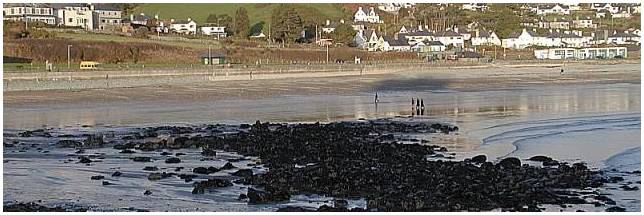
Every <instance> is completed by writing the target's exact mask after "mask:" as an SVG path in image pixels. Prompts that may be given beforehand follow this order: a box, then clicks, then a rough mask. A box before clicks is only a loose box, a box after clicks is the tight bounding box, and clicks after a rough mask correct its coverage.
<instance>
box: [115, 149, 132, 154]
mask: <svg viewBox="0 0 644 215" xmlns="http://www.w3.org/2000/svg"><path fill="white" fill-rule="evenodd" d="M119 153H121V154H133V153H136V152H135V151H132V150H129V149H123V150H121V152H119Z"/></svg>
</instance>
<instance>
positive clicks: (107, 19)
mask: <svg viewBox="0 0 644 215" xmlns="http://www.w3.org/2000/svg"><path fill="white" fill-rule="evenodd" d="M89 6H90V10H92V11H93V12H94V13H93V18H94V20H93V23H94V27H93V28H94V29H98V30H112V31H114V30H117V29H120V27H121V24H122V20H123V19H122V18H121V15H122V14H121V10H120V9H118V8H116V7H114V6H112V5H110V4H90V5H89Z"/></svg>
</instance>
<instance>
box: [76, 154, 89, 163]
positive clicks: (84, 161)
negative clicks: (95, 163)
mask: <svg viewBox="0 0 644 215" xmlns="http://www.w3.org/2000/svg"><path fill="white" fill-rule="evenodd" d="M91 162H92V160H90V159H89V158H87V157H85V156H81V157H80V161H79V163H91Z"/></svg>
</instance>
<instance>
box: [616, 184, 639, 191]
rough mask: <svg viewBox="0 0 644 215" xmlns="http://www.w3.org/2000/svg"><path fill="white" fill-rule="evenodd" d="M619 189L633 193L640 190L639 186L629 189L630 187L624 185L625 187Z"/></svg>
mask: <svg viewBox="0 0 644 215" xmlns="http://www.w3.org/2000/svg"><path fill="white" fill-rule="evenodd" d="M619 188H622V189H623V190H625V191H633V190H639V189H640V188H638V187H637V186H632V187H629V186H628V185H623V186H621V187H619Z"/></svg>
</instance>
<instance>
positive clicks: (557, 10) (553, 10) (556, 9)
mask: <svg viewBox="0 0 644 215" xmlns="http://www.w3.org/2000/svg"><path fill="white" fill-rule="evenodd" d="M547 14H566V15H569V14H570V7H568V6H565V5H560V4H555V5H554V6H550V7H548V6H546V7H539V6H537V15H547Z"/></svg>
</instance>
